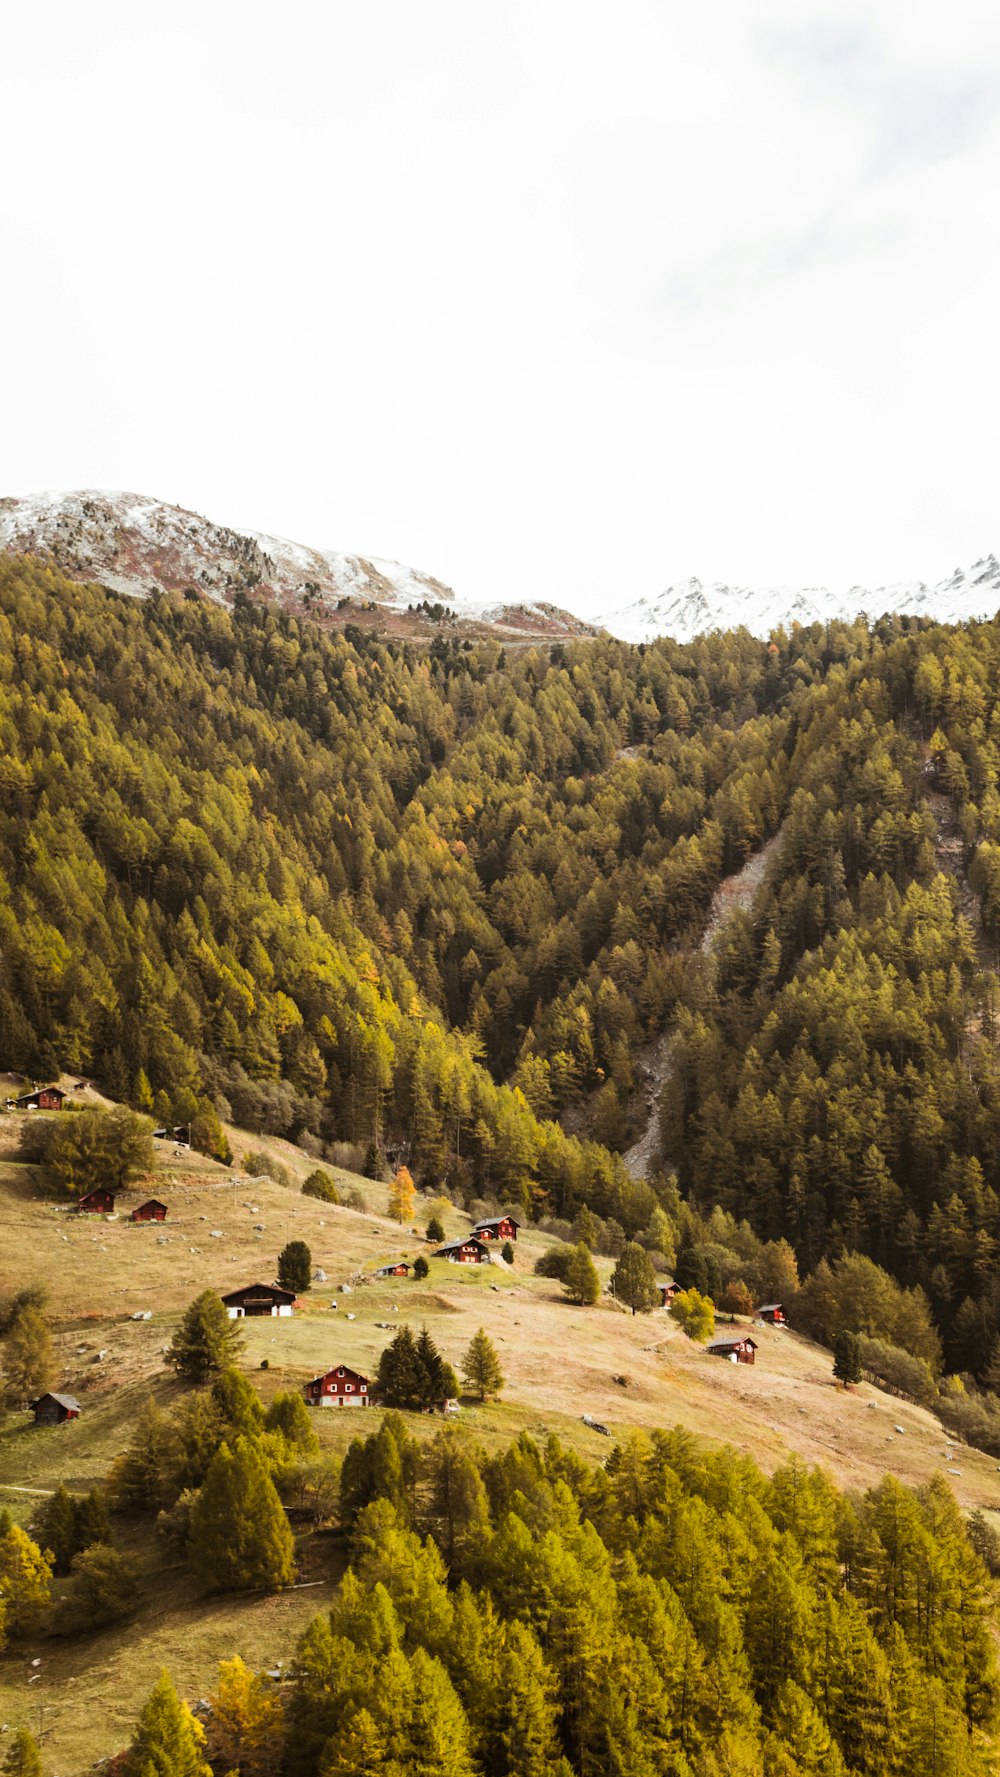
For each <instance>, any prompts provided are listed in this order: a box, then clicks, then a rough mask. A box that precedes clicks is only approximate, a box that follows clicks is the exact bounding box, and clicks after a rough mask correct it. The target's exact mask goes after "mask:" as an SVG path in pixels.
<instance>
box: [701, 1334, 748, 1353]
mask: <svg viewBox="0 0 1000 1777" xmlns="http://www.w3.org/2000/svg"><path fill="white" fill-rule="evenodd" d="M741 1345H752V1346H753V1348H754V1350H755V1351H756V1349H757V1341H756V1339H750V1338H748V1337H746V1336H745V1335H744V1336H743V1337H742V1338H740V1339H713V1340H712V1342H711V1344H710V1345H706V1347H705V1350H706V1351H737V1350H738V1349H739V1347H740V1346H741Z"/></svg>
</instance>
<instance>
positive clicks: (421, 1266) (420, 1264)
mask: <svg viewBox="0 0 1000 1777" xmlns="http://www.w3.org/2000/svg"><path fill="white" fill-rule="evenodd" d="M429 1272H430V1266H429V1265H428V1263H427V1260H426V1259H425V1258H424V1255H423V1253H418V1254H417V1256H416V1258H415V1259H414V1261H413V1275H414V1278H415V1279H416V1281H417V1283H423V1281H424V1278H425V1277H426V1276H427V1275H428V1274H429Z"/></svg>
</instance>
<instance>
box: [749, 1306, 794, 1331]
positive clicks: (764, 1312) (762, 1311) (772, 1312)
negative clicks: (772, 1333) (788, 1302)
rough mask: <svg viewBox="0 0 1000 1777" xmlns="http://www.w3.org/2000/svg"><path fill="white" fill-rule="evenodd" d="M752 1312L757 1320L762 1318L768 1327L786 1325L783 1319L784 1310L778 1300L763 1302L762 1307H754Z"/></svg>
mask: <svg viewBox="0 0 1000 1777" xmlns="http://www.w3.org/2000/svg"><path fill="white" fill-rule="evenodd" d="M754 1314H755V1315H756V1316H757V1319H758V1320H762V1321H763V1322H764V1324H765V1325H766V1326H769V1327H784V1326H787V1325H788V1322H787V1321H786V1319H785V1310H784V1308H783V1306H782V1304H781V1303H780V1302H765V1303H764V1306H763V1307H762V1308H755V1309H754Z"/></svg>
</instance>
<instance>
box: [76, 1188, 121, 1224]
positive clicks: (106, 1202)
mask: <svg viewBox="0 0 1000 1777" xmlns="http://www.w3.org/2000/svg"><path fill="white" fill-rule="evenodd" d="M76 1207H77V1209H78V1210H79V1212H80V1214H81V1215H85V1216H108V1215H110V1214H111V1212H112V1210H113V1209H114V1207H115V1194H114V1192H113V1191H108V1190H106V1189H105V1187H104V1185H98V1187H97V1189H96V1191H88V1192H87V1195H86V1197H81V1198H80V1201H79V1203H78V1204H77V1206H76Z"/></svg>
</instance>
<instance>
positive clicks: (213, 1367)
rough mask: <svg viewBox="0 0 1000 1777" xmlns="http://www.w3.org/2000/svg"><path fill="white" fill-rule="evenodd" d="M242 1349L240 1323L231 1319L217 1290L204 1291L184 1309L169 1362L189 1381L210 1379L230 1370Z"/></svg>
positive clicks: (172, 1341)
mask: <svg viewBox="0 0 1000 1777" xmlns="http://www.w3.org/2000/svg"><path fill="white" fill-rule="evenodd" d="M242 1349H243V1339H242V1336H241V1334H240V1331H239V1327H238V1325H237V1322H236V1321H234V1320H230V1318H229V1316H228V1314H227V1313H226V1310H225V1308H224V1306H223V1303H222V1298H221V1297H220V1296H219V1295H217V1293H216V1291H215V1290H203V1291H202V1293H201V1295H200V1296H198V1297H197V1298H196V1299H195V1301H193V1302H192V1303H191V1306H190V1308H188V1309H187V1310H186V1311H185V1314H184V1318H183V1320H182V1321H181V1324H180V1326H179V1327H178V1329H177V1331H176V1333H175V1334H174V1336H173V1339H172V1340H171V1343H170V1348H169V1350H168V1352H167V1363H168V1364H171V1365H172V1366H173V1368H174V1369H175V1370H176V1371H177V1373H178V1375H180V1376H183V1377H184V1379H185V1381H186V1382H207V1381H208V1379H209V1377H210V1376H217V1375H218V1374H219V1373H220V1371H222V1370H225V1369H228V1368H229V1367H230V1365H231V1364H232V1363H233V1361H234V1359H235V1358H236V1357H237V1356H238V1355H239V1353H240V1352H241V1351H242Z"/></svg>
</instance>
